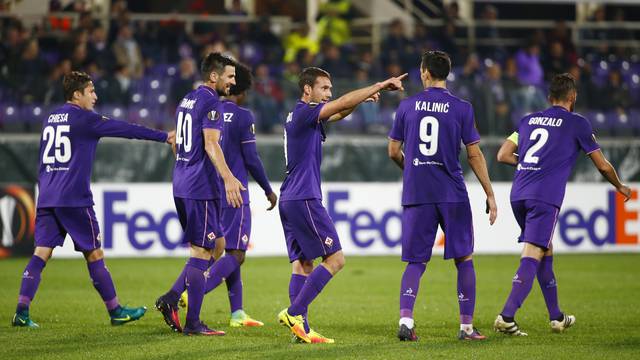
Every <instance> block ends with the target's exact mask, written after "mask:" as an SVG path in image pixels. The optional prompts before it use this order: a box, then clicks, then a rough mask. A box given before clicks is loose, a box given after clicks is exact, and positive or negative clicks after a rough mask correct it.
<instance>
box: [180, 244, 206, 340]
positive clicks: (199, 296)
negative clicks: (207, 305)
mask: <svg viewBox="0 0 640 360" xmlns="http://www.w3.org/2000/svg"><path fill="white" fill-rule="evenodd" d="M207 266H209V260H204V259H198V258H194V257H192V258H189V261H188V262H187V265H186V266H185V270H186V285H187V294H189V308H188V309H187V326H189V327H196V326H198V324H199V322H200V308H201V307H202V300H203V299H204V288H205V285H206V283H207V279H206V278H205V276H204V272H205V271H207Z"/></svg>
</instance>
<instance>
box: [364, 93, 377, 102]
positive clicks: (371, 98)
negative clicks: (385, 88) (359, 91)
mask: <svg viewBox="0 0 640 360" xmlns="http://www.w3.org/2000/svg"><path fill="white" fill-rule="evenodd" d="M378 100H380V93H379V92H377V93H375V94H373V95H371V96H369V97H368V98H367V99H366V100H365V101H364V102H366V103H367V102H378Z"/></svg>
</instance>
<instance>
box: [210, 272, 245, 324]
mask: <svg viewBox="0 0 640 360" xmlns="http://www.w3.org/2000/svg"><path fill="white" fill-rule="evenodd" d="M207 282H208V280H207ZM225 282H226V283H227V291H228V292H229V305H230V306H231V312H232V313H233V312H235V311H237V310H241V309H242V276H241V274H240V267H239V266H238V267H237V268H236V269H235V270H234V271H233V272H232V273H231V274H229V277H227V278H226V280H225Z"/></svg>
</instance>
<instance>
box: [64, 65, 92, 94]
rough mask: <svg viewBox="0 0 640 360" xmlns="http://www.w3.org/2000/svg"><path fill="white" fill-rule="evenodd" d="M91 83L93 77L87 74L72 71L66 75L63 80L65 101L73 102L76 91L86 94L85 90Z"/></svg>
mask: <svg viewBox="0 0 640 360" xmlns="http://www.w3.org/2000/svg"><path fill="white" fill-rule="evenodd" d="M90 82H91V76H89V75H88V74H87V73H85V72H82V71H72V72H70V73H68V74H66V75H65V76H64V78H63V79H62V89H63V92H64V99H65V100H66V101H69V100H73V93H74V92H76V91H80V92H84V89H85V88H86V87H87V86H89V83H90Z"/></svg>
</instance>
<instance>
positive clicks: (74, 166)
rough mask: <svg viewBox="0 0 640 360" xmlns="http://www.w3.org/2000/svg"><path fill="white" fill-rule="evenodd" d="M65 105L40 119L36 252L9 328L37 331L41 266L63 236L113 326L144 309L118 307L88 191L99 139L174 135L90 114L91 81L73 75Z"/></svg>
mask: <svg viewBox="0 0 640 360" xmlns="http://www.w3.org/2000/svg"><path fill="white" fill-rule="evenodd" d="M62 83H63V84H62V85H63V90H64V97H65V99H66V103H65V104H64V105H62V106H61V107H59V108H57V109H56V110H55V111H53V112H52V113H51V114H50V115H49V116H48V117H47V118H46V119H45V120H44V121H43V129H42V140H41V142H40V170H39V175H38V183H39V196H38V206H37V212H36V228H35V245H36V247H35V251H34V254H33V256H32V257H31V260H30V261H29V263H28V264H27V267H26V268H25V269H24V273H23V274H22V285H21V286H20V296H19V298H18V306H17V309H16V314H15V315H14V316H13V321H12V325H13V326H25V327H30V328H37V327H38V324H36V323H35V322H34V321H33V320H31V318H30V316H29V305H30V304H31V301H32V300H33V298H34V297H35V294H36V291H37V290H38V285H39V284H40V278H41V274H42V271H43V270H44V267H45V265H46V263H47V261H48V260H49V258H51V255H52V254H53V248H55V247H56V246H62V245H63V243H64V240H65V237H66V235H67V234H69V235H70V236H71V239H72V240H73V245H74V248H75V250H76V251H80V252H82V254H83V255H84V257H85V259H86V261H87V268H88V269H89V276H90V277H91V280H92V282H93V286H94V287H95V289H96V290H97V291H98V293H99V294H100V296H101V297H102V300H103V301H104V304H105V306H106V307H107V311H108V312H109V316H110V318H111V324H112V325H122V324H125V323H127V322H130V321H135V320H138V319H140V318H141V317H142V316H143V315H144V314H145V312H146V310H147V309H146V308H145V307H134V308H130V307H126V306H121V305H120V302H119V301H118V297H117V296H116V289H115V287H114V285H113V281H112V279H111V275H110V274H109V270H108V269H107V267H106V265H105V263H104V253H103V252H102V249H101V248H100V227H99V226H98V221H97V220H96V215H95V212H94V211H93V195H92V194H91V189H90V187H89V182H90V180H91V170H92V166H93V159H94V157H95V153H96V147H97V145H98V141H100V138H103V137H120V138H128V139H143V140H152V141H158V142H167V143H170V144H171V143H173V141H174V134H173V132H171V133H168V134H167V133H165V132H161V131H156V130H152V129H148V128H145V127H142V126H138V125H133V124H129V123H126V122H124V121H118V120H112V119H110V118H108V117H105V116H101V115H99V114H97V113H95V112H94V111H93V107H94V105H95V103H96V101H97V100H98V97H97V96H96V93H95V88H94V86H93V82H92V81H91V77H90V76H89V75H87V74H85V73H83V72H77V71H73V72H71V73H69V74H68V75H65V77H64V79H63V81H62Z"/></svg>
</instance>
